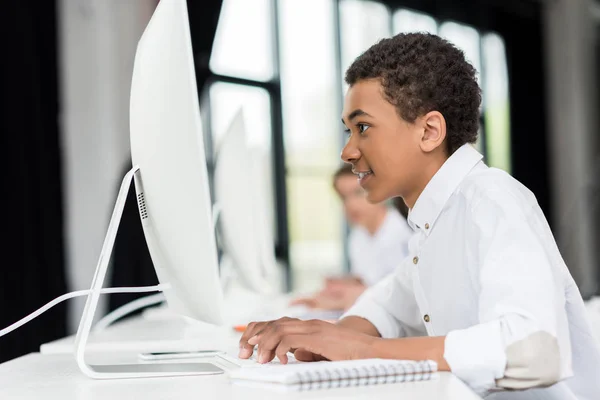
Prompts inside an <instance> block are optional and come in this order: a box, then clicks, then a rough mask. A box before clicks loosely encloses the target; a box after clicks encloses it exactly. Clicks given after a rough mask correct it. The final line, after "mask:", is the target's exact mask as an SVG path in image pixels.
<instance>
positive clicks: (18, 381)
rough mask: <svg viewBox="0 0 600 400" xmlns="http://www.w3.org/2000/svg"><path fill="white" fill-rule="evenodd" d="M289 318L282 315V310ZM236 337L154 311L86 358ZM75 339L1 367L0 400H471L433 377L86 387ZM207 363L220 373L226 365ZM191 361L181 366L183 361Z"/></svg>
mask: <svg viewBox="0 0 600 400" xmlns="http://www.w3.org/2000/svg"><path fill="white" fill-rule="evenodd" d="M275 306H276V307H275V308H274V309H272V310H271V312H280V310H279V309H280V308H282V307H283V306H285V303H282V304H279V305H277V304H275ZM288 311H289V310H288ZM239 335H240V334H239V333H237V332H235V331H234V330H233V329H231V328H227V327H214V326H210V325H206V324H190V323H188V322H186V321H184V320H182V319H181V318H179V317H176V316H174V315H172V314H170V313H168V312H166V313H165V312H163V311H161V310H160V309H158V310H155V312H149V313H146V314H144V315H142V316H139V317H134V318H132V319H129V320H125V321H123V322H119V323H117V324H115V325H113V326H111V327H109V328H107V329H105V330H103V331H101V332H96V333H94V334H92V336H91V337H90V342H89V343H88V351H87V352H86V359H87V360H88V362H90V363H93V364H112V363H115V364H118V363H132V362H138V361H137V356H138V353H139V352H141V351H151V350H154V351H160V350H163V351H165V350H185V349H220V350H223V349H226V348H231V346H235V347H237V341H238V339H239ZM73 342H74V337H72V336H71V337H67V338H64V339H61V340H58V341H55V342H51V343H47V344H45V345H43V346H42V347H41V353H32V354H29V355H27V356H24V357H21V358H18V359H15V360H12V361H9V362H7V363H4V364H0V399H5V398H6V399H10V398H18V399H22V400H28V399H36V400H38V399H61V400H62V399H64V400H70V399H85V400H95V399H98V400H119V399H127V400H131V399H132V398H139V397H141V398H143V399H145V400H152V399H192V398H203V399H243V400H254V399H257V400H258V399H260V400H269V399H278V400H280V399H281V398H282V396H285V397H286V400H290V399H291V400H293V399H296V398H302V399H338V398H340V399H341V398H353V399H368V400H372V399H374V398H375V399H394V400H396V399H398V398H410V399H415V400H419V399H435V400H444V399H448V400H477V399H480V397H479V396H477V395H476V394H474V393H473V392H472V391H471V390H470V389H469V388H468V387H467V386H466V385H465V384H464V383H463V382H462V381H460V380H459V379H458V378H456V377H455V376H454V375H452V374H449V373H440V374H439V376H438V378H437V379H435V380H432V381H424V382H411V383H399V384H386V385H376V386H369V387H359V388H357V387H354V388H342V389H327V390H317V391H312V392H302V393H298V392H291V393H285V394H283V395H282V393H279V392H276V391H272V390H268V389H257V388H248V387H243V386H237V385H233V384H231V383H230V382H229V378H228V374H227V373H225V374H222V375H212V376H192V377H176V378H142V379H125V380H93V379H90V378H87V377H86V376H84V375H83V374H82V373H81V372H80V371H79V369H78V367H77V364H76V362H75V359H74V355H73V353H72V351H73ZM203 360H206V361H214V362H215V363H217V364H219V366H220V367H222V368H223V369H224V370H226V371H227V370H229V368H230V366H229V365H227V364H226V365H223V364H222V363H219V362H218V360H215V359H210V358H206V359H203ZM189 361H190V360H187V361H184V362H189Z"/></svg>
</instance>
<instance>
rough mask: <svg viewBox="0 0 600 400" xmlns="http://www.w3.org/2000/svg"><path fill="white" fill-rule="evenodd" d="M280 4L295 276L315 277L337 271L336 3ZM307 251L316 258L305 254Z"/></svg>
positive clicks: (299, 285) (285, 0) (302, 0)
mask: <svg viewBox="0 0 600 400" xmlns="http://www.w3.org/2000/svg"><path fill="white" fill-rule="evenodd" d="M278 4H279V7H278V8H279V26H280V34H281V36H280V43H281V49H280V54H281V87H282V102H283V128H284V142H285V152H286V164H287V165H286V169H287V171H288V175H287V188H288V193H287V196H288V223H289V226H290V263H291V267H292V271H293V276H296V275H297V274H303V273H304V272H306V274H305V275H306V276H314V275H313V274H312V272H311V271H315V269H318V270H319V271H325V272H326V271H330V270H332V269H335V270H337V271H339V272H341V271H342V261H341V260H342V251H341V248H342V215H341V212H340V211H339V210H336V209H335V208H333V210H332V207H334V205H335V197H334V194H333V193H332V189H331V185H330V179H331V174H333V171H334V170H335V169H336V168H337V167H338V166H339V164H340V158H339V157H340V149H341V138H340V137H341V134H340V132H341V122H340V112H341V111H340V110H339V88H340V86H339V79H340V77H339V72H338V71H337V70H336V46H335V37H336V35H337V33H336V28H335V24H334V15H335V14H334V6H335V2H334V0H297V1H290V0H280V1H279V3H278ZM311 246H312V247H311ZM308 248H311V249H313V250H314V252H312V253H310V254H307V252H306V249H308ZM332 255H334V256H332ZM315 259H316V260H317V261H315ZM303 271H304V272H303ZM307 282H308V281H302V280H301V281H298V282H294V289H295V290H307V289H309V288H307V287H306V286H305V285H306V284H308V283H307Z"/></svg>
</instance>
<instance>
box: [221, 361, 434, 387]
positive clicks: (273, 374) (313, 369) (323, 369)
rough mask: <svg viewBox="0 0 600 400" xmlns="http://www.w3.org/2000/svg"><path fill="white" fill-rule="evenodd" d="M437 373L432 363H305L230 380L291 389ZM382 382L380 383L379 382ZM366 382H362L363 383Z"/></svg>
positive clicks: (238, 374) (247, 372)
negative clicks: (308, 383)
mask: <svg viewBox="0 0 600 400" xmlns="http://www.w3.org/2000/svg"><path fill="white" fill-rule="evenodd" d="M436 370H437V364H436V363H435V362H434V361H422V362H417V361H407V360H387V359H367V360H351V361H321V362H304V363H298V364H293V365H265V366H264V368H256V369H255V368H251V369H245V368H242V369H238V370H235V371H231V373H230V378H231V379H233V380H244V381H255V382H265V383H274V384H283V385H294V384H300V383H302V382H308V381H311V382H319V381H336V380H347V379H351V380H360V381H361V382H359V384H361V385H362V384H365V385H367V384H375V383H382V382H379V381H383V380H385V378H386V377H388V376H390V375H414V376H413V377H411V380H413V379H414V380H420V379H421V378H422V377H423V376H424V375H425V374H430V373H431V372H434V371H436ZM379 378H381V379H379ZM363 380H364V381H365V382H362V381H363Z"/></svg>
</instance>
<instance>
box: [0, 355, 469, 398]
mask: <svg viewBox="0 0 600 400" xmlns="http://www.w3.org/2000/svg"><path fill="white" fill-rule="evenodd" d="M102 357H107V355H106V354H104V355H100V354H94V355H92V356H90V359H91V361H92V362H95V363H101V362H102ZM111 357H114V356H111ZM111 361H114V358H112V359H111ZM119 361H122V362H127V361H131V359H130V360H126V359H125V357H123V356H122V359H121V360H119ZM282 397H285V399H286V400H293V399H357V400H361V399H364V400H373V399H378V400H386V399H390V400H392V399H393V400H398V399H411V400H478V399H480V398H479V397H478V396H476V395H475V394H473V392H471V390H469V389H468V388H467V387H466V386H465V385H464V384H463V383H462V382H461V381H460V380H459V379H458V378H456V377H454V376H453V375H452V374H449V373H440V375H439V377H438V378H437V379H436V380H433V381H428V382H427V381H424V382H411V383H399V384H388V385H376V386H369V387H353V388H343V389H326V390H315V391H310V392H291V393H285V394H282V393H278V392H276V391H271V390H265V389H254V388H248V387H245V386H237V385H233V384H231V383H230V382H229V380H228V376H227V375H226V374H223V375H212V376H194V377H180V378H143V379H124V380H112V381H98V380H92V379H89V378H87V377H85V376H84V375H82V374H81V373H80V372H79V369H78V368H77V365H76V363H75V360H74V359H73V356H72V355H71V354H53V355H42V354H40V353H33V354H29V355H27V356H23V357H21V358H17V359H15V360H12V361H9V362H6V363H4V364H0V399H19V400H46V399H57V400H58V399H60V400H80V399H81V400H121V399H123V400H132V399H144V400H154V399H157V400H158V399H160V400H169V399H186V400H187V399H219V400H221V399H223V400H227V399H232V400H235V399H239V400H271V399H273V400H281V399H282Z"/></svg>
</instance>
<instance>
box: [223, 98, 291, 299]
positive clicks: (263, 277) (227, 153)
mask: <svg viewBox="0 0 600 400" xmlns="http://www.w3.org/2000/svg"><path fill="white" fill-rule="evenodd" d="M268 161H269V154H265V152H264V151H262V150H261V149H259V148H256V147H253V146H250V145H249V143H248V138H247V133H246V124H245V121H244V115H243V112H242V110H239V111H238V112H237V113H236V115H235V117H234V118H233V120H232V122H231V124H230V125H229V128H228V129H227V131H226V132H225V134H224V135H223V137H222V138H221V140H220V141H219V143H217V152H216V163H215V172H214V186H215V202H216V204H215V207H216V209H217V210H218V224H217V226H218V234H219V239H220V240H219V243H220V245H221V249H222V251H223V255H222V258H221V276H222V277H224V278H225V279H224V284H225V285H226V286H227V285H228V282H227V279H228V278H229V277H231V276H232V275H233V276H234V277H237V278H239V280H240V282H241V283H243V285H244V286H245V287H246V288H248V289H250V290H251V291H254V292H257V293H261V294H274V293H278V292H280V291H281V286H282V285H281V271H280V268H279V267H278V265H277V261H276V259H275V252H274V238H273V221H272V217H271V213H270V211H269V209H268V207H269V201H268V196H269V194H268V193H267V192H268V190H267V188H268V184H269V182H268V179H269V177H268V174H266V173H265V168H264V166H265V165H266V164H267V163H268Z"/></svg>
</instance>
